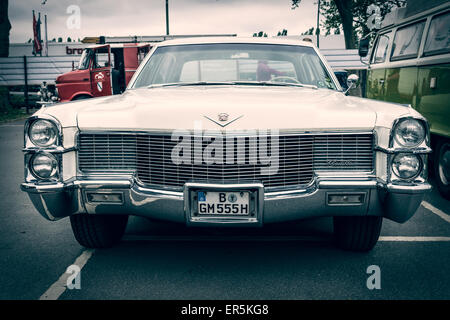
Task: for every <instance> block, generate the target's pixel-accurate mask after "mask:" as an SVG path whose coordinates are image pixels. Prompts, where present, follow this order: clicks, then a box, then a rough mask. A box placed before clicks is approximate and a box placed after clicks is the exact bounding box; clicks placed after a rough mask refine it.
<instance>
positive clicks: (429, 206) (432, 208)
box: [422, 201, 450, 223]
mask: <svg viewBox="0 0 450 320" xmlns="http://www.w3.org/2000/svg"><path fill="white" fill-rule="evenodd" d="M422 207H424V208H425V209H427V210H429V211H431V212H433V213H434V214H436V215H438V216H439V217H441V218H442V219H444V220H445V221H447V222H449V223H450V216H449V215H448V214H446V213H445V212H444V211H442V210H439V209H438V208H436V207H435V206H433V205H432V204H430V203H428V202H426V201H422Z"/></svg>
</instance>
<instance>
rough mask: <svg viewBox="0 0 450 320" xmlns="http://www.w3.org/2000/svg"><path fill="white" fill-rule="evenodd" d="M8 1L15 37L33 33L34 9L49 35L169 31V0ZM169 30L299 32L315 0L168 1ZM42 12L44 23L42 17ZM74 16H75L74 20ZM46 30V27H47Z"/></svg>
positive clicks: (309, 20)
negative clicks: (74, 24)
mask: <svg viewBox="0 0 450 320" xmlns="http://www.w3.org/2000/svg"><path fill="white" fill-rule="evenodd" d="M42 2H43V0H9V19H10V21H11V25H12V29H11V38H10V41H11V42H13V43H16V42H25V41H27V40H28V39H30V38H32V36H33V33H32V32H33V29H32V10H33V9H34V10H35V11H36V12H41V15H42V16H43V15H44V14H47V16H48V37H49V40H51V39H53V38H58V37H63V39H64V41H65V40H66V39H67V37H71V38H72V39H77V38H80V39H82V38H83V37H85V36H100V35H105V36H129V35H138V36H141V35H162V34H165V32H166V24H165V0H120V1H119V0H47V3H46V4H45V5H42V4H41V3H42ZM71 5H77V6H78V7H79V8H80V11H81V19H80V22H81V25H80V28H79V29H77V28H75V29H69V28H68V27H67V20H68V19H69V17H70V14H68V13H67V9H68V8H69V6H71ZM169 10H170V13H169V18H170V34H212V33H216V34H217V33H237V34H238V35H239V36H251V35H252V34H253V33H254V32H257V31H261V30H262V31H264V32H266V33H267V34H268V35H269V36H272V35H276V34H277V32H278V31H280V30H282V29H283V28H285V29H287V30H288V35H298V34H300V33H302V32H304V31H306V30H307V29H309V28H310V27H312V26H315V25H316V14H317V4H316V0H302V2H301V4H300V6H299V8H297V9H295V10H292V9H291V0H169ZM43 20H44V19H43V17H42V22H43ZM71 21H73V20H71ZM42 33H44V29H43V27H42Z"/></svg>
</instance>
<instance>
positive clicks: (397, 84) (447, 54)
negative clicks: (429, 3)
mask: <svg viewBox="0 0 450 320" xmlns="http://www.w3.org/2000/svg"><path fill="white" fill-rule="evenodd" d="M367 46H368V41H365V42H364V41H361V42H360V55H361V56H365V55H367V51H368V48H367ZM369 63H370V65H369V70H368V75H367V86H366V88H367V89H366V95H367V97H368V98H372V99H377V100H384V101H389V102H397V103H401V104H410V105H411V106H412V107H413V108H414V109H416V110H417V111H419V112H420V113H421V114H422V115H424V116H425V117H426V118H427V120H428V121H429V124H430V129H431V142H432V147H433V156H432V168H433V173H434V174H435V177H436V180H437V186H438V188H439V191H440V192H441V193H442V195H443V196H444V197H445V198H447V199H450V2H447V3H445V4H443V5H440V6H438V7H435V8H433V9H430V10H427V11H424V12H422V13H419V14H416V15H413V16H411V17H408V18H404V19H399V20H397V21H395V23H393V24H391V25H389V26H385V27H382V29H380V30H379V31H378V32H377V36H376V39H375V42H374V46H373V48H372V50H371V54H370V58H369Z"/></svg>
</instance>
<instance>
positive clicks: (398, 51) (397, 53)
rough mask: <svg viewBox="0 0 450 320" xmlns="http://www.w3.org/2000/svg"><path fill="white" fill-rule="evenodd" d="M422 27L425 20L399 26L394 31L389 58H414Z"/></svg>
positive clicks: (417, 50)
mask: <svg viewBox="0 0 450 320" xmlns="http://www.w3.org/2000/svg"><path fill="white" fill-rule="evenodd" d="M424 27H425V21H421V22H417V23H414V24H411V25H409V26H406V27H403V28H399V29H398V30H397V32H396V33H395V37H394V44H393V45H392V57H391V60H402V59H412V58H416V57H417V54H418V52H419V46H420V41H421V39H422V34H423V28H424Z"/></svg>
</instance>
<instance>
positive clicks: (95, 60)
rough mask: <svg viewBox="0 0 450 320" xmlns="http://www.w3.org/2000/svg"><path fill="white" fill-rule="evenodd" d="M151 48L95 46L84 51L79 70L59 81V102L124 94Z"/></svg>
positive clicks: (59, 78) (57, 83)
mask: <svg viewBox="0 0 450 320" xmlns="http://www.w3.org/2000/svg"><path fill="white" fill-rule="evenodd" d="M150 48H151V45H150V44H148V43H147V44H138V43H125V44H102V45H93V46H90V47H88V48H86V49H84V51H83V54H82V55H81V58H80V61H79V64H78V67H77V68H76V69H74V70H72V71H70V72H67V73H64V74H62V75H60V76H58V77H57V78H56V89H57V93H58V97H59V100H60V101H61V102H67V101H72V100H79V99H87V98H94V97H101V96H108V95H112V94H120V93H122V92H123V91H124V90H125V88H126V87H127V85H128V82H129V81H130V79H131V77H132V76H133V74H134V72H135V71H136V69H137V67H138V66H139V64H140V63H141V61H142V60H143V59H144V57H145V55H146V54H147V53H148V52H149V51H150Z"/></svg>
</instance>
